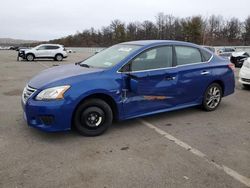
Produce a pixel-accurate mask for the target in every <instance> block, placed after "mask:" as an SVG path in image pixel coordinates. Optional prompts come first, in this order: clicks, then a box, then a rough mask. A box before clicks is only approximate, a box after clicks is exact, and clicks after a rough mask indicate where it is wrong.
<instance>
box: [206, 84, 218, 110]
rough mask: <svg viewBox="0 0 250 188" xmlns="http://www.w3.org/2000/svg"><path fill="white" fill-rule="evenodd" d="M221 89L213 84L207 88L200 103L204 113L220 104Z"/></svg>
mask: <svg viewBox="0 0 250 188" xmlns="http://www.w3.org/2000/svg"><path fill="white" fill-rule="evenodd" d="M221 98H222V88H221V86H220V85H219V84H217V83H213V84H211V85H210V86H208V88H207V90H206V92H205V94H204V97H203V102H202V107H203V109H204V110H206V111H213V110H215V109H216V108H217V107H218V106H219V105H220V102H221Z"/></svg>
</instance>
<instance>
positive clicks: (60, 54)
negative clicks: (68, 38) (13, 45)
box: [18, 44, 68, 61]
mask: <svg viewBox="0 0 250 188" xmlns="http://www.w3.org/2000/svg"><path fill="white" fill-rule="evenodd" d="M67 56H68V54H67V51H66V49H65V48H64V47H63V46H62V45H59V44H41V45H39V46H36V47H34V48H31V49H24V50H20V51H19V53H18V57H21V58H23V59H25V60H27V61H33V60H34V59H40V58H51V59H54V60H55V61H62V60H63V58H66V57H67Z"/></svg>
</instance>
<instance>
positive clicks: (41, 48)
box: [37, 46, 46, 50]
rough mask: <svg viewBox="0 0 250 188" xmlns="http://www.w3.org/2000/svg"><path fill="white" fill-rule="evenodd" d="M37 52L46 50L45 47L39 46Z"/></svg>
mask: <svg viewBox="0 0 250 188" xmlns="http://www.w3.org/2000/svg"><path fill="white" fill-rule="evenodd" d="M37 50H46V46H40V47H38V48H37Z"/></svg>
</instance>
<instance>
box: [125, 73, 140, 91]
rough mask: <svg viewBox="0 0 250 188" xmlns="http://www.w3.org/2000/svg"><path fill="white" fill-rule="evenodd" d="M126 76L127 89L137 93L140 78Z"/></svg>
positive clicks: (131, 75) (129, 74)
mask: <svg viewBox="0 0 250 188" xmlns="http://www.w3.org/2000/svg"><path fill="white" fill-rule="evenodd" d="M125 75H126V76H125V85H126V88H127V89H128V90H129V91H131V92H135V93H136V92H137V91H138V77H137V76H136V75H135V74H131V73H126V74H125Z"/></svg>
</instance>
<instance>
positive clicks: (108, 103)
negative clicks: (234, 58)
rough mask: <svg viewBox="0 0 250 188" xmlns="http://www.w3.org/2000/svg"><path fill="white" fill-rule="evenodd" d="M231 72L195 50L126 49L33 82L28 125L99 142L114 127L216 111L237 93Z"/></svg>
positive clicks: (173, 44)
mask: <svg viewBox="0 0 250 188" xmlns="http://www.w3.org/2000/svg"><path fill="white" fill-rule="evenodd" d="M233 68H234V65H233V64H231V63H229V61H226V60H223V59H222V58H219V57H218V56H216V55H215V54H213V53H211V52H210V51H209V50H206V49H204V48H201V47H200V46H198V45H195V44H192V43H186V42H179V41H165V40H160V41H158V40H156V41H154V40H153V41H151V40H149V41H131V42H125V43H121V44H118V45H115V46H112V47H110V48H107V49H105V50H103V51H101V52H99V53H98V54H96V55H94V56H92V57H90V58H88V59H86V60H84V61H82V62H80V63H75V64H68V65H62V66H58V67H54V68H50V69H48V70H45V71H42V72H41V73H40V74H38V75H37V76H35V77H34V78H32V79H31V80H30V81H29V82H28V83H27V86H26V87H25V88H24V91H23V95H22V106H23V110H24V118H25V119H26V120H27V122H28V125H30V126H32V127H36V128H38V129H41V130H44V131H64V130H70V129H71V128H72V127H75V128H76V129H77V130H78V131H79V132H80V133H81V134H84V135H88V136H97V135H100V134H102V133H103V132H104V131H105V130H107V128H108V127H109V126H110V125H111V124H112V122H113V120H126V119H131V118H136V117H141V116H147V115H152V114H157V113H160V112H167V111H172V110H177V109H182V108H187V107H191V106H202V107H203V109H204V110H206V111H213V110H215V109H216V108H217V107H218V106H219V104H220V102H221V99H222V97H225V96H227V95H230V94H232V93H233V92H234V86H235V80H234V71H233Z"/></svg>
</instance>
